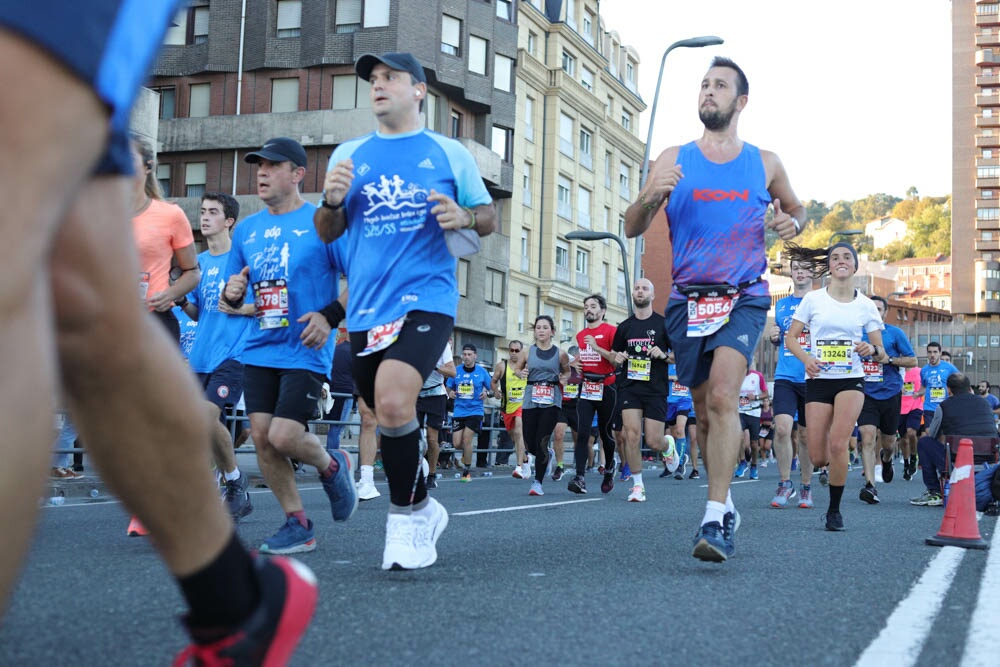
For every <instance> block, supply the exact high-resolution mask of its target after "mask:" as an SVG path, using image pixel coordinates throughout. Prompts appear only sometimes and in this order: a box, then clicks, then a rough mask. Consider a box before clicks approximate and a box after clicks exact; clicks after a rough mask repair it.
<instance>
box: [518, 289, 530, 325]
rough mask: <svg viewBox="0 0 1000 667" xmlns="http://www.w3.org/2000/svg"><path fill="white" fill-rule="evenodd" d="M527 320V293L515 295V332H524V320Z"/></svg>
mask: <svg viewBox="0 0 1000 667" xmlns="http://www.w3.org/2000/svg"><path fill="white" fill-rule="evenodd" d="M527 321H528V295H527V294H518V295H517V332H518V333H524V326H525V322H527Z"/></svg>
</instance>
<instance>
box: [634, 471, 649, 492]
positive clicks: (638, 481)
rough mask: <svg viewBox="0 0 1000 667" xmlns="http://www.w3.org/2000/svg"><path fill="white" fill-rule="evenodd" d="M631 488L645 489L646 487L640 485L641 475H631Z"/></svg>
mask: <svg viewBox="0 0 1000 667" xmlns="http://www.w3.org/2000/svg"><path fill="white" fill-rule="evenodd" d="M632 486H641V487H643V488H646V485H645V484H643V483H642V473H641V472H634V473H632Z"/></svg>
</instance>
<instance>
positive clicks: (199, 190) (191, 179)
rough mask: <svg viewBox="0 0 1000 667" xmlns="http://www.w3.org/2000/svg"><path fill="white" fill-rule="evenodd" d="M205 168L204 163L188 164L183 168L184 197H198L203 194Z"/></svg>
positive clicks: (206, 166)
mask: <svg viewBox="0 0 1000 667" xmlns="http://www.w3.org/2000/svg"><path fill="white" fill-rule="evenodd" d="M207 168H208V165H207V164H206V163H205V162H188V163H187V164H186V165H185V166H184V196H185V197H200V196H202V195H203V194H205V183H206V173H207Z"/></svg>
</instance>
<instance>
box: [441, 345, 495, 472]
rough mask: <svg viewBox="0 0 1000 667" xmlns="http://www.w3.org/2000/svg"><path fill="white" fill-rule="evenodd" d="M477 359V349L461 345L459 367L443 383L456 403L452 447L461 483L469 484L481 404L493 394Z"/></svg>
mask: <svg viewBox="0 0 1000 667" xmlns="http://www.w3.org/2000/svg"><path fill="white" fill-rule="evenodd" d="M478 359H479V355H478V353H477V350H476V346H475V345H473V344H472V343H466V344H465V345H464V346H462V365H461V366H460V367H459V368H458V369H456V374H455V377H450V378H448V380H447V381H446V382H445V387H447V389H448V397H449V398H451V399H453V400H454V401H455V409H454V410H452V420H451V421H452V444H454V446H455V449H456V450H462V477H461V480H460V481H462V482H471V481H472V454H473V453H474V451H475V449H476V441H477V440H478V439H479V431H480V430H482V426H483V414H484V413H485V407H484V405H483V401H485V400H486V398H488V397H490V396H492V395H493V378H492V377H490V374H489V373H488V372H487V371H486V369H485V368H483V367H482V366H479V365H478V364H476V361H477V360H478Z"/></svg>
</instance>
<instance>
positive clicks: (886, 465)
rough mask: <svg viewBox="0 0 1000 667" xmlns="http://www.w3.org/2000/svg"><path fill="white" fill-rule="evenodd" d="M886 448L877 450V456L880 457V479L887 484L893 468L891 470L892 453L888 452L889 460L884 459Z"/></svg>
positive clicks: (890, 478)
mask: <svg viewBox="0 0 1000 667" xmlns="http://www.w3.org/2000/svg"><path fill="white" fill-rule="evenodd" d="M885 452H886V450H884V449H883V450H881V451H880V452H879V455H878V456H879V458H880V459H882V481H883V482H885V483H886V484H888V483H889V482H891V481H892V476H893V474H894V473H893V470H892V453H891V452H890V453H889V460H888V461H886V460H885Z"/></svg>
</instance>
